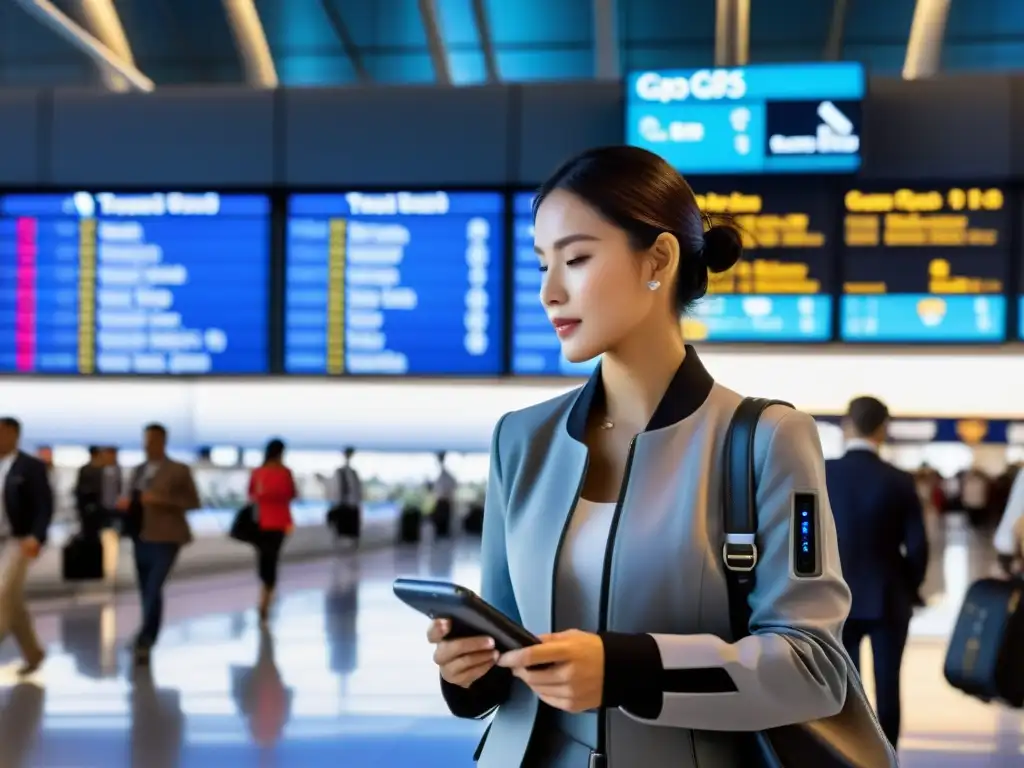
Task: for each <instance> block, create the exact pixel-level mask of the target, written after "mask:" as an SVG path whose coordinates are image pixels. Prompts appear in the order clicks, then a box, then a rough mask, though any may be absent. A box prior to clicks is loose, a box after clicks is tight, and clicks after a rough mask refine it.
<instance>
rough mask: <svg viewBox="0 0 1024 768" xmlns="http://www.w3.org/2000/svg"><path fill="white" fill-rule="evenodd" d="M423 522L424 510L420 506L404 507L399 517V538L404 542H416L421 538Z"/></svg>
mask: <svg viewBox="0 0 1024 768" xmlns="http://www.w3.org/2000/svg"><path fill="white" fill-rule="evenodd" d="M422 524H423V512H421V511H420V508H419V507H414V506H411V505H410V506H407V507H403V508H402V514H401V516H400V517H399V518H398V540H399V541H401V542H402V543H403V544H416V543H417V542H419V540H420V533H421V528H422Z"/></svg>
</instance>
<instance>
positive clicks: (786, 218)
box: [683, 179, 837, 342]
mask: <svg viewBox="0 0 1024 768" xmlns="http://www.w3.org/2000/svg"><path fill="white" fill-rule="evenodd" d="M693 186H694V192H695V193H696V195H697V204H698V205H699V206H700V209H701V210H702V211H704V212H705V213H706V214H708V215H709V216H711V218H712V221H716V220H718V219H719V217H723V216H724V217H728V219H727V220H729V221H731V222H732V223H734V224H735V225H736V226H737V227H738V228H739V229H740V232H741V234H742V236H743V250H744V255H743V259H742V260H741V261H740V262H739V263H737V264H736V266H735V267H733V268H732V269H730V270H729V271H728V272H723V273H721V274H717V275H711V276H710V278H709V280H708V293H707V296H706V297H705V298H704V299H702V300H701V301H699V302H698V303H697V304H696V305H694V307H692V308H691V310H690V312H689V313H688V314H687V316H686V317H684V318H683V335H684V336H685V337H686V338H687V339H688V340H692V341H705V340H706V341H710V342H714V341H735V342H759V341H777V342H800V341H806V342H825V341H830V340H831V338H832V292H833V290H834V277H833V264H834V262H835V259H834V257H833V247H832V246H833V243H832V242H831V240H832V237H833V232H834V231H835V227H836V218H837V216H836V211H835V198H834V197H833V196H830V195H828V194H822V191H821V190H820V189H816V188H815V187H814V186H812V185H808V184H806V183H801V184H790V183H788V181H786V180H783V179H779V180H778V181H777V182H774V183H773V182H761V181H758V182H754V181H753V180H747V181H745V182H739V183H737V182H708V181H706V180H704V179H697V180H695V181H694V182H693Z"/></svg>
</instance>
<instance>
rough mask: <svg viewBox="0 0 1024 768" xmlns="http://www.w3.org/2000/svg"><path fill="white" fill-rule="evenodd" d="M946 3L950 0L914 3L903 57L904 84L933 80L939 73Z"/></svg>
mask: <svg viewBox="0 0 1024 768" xmlns="http://www.w3.org/2000/svg"><path fill="white" fill-rule="evenodd" d="M949 3H950V0H917V5H915V6H914V20H913V21H912V22H911V24H910V36H909V37H908V38H907V57H906V59H904V61H903V79H904V80H917V79H918V78H922V77H934V76H935V75H937V74H938V73H939V69H940V67H941V65H942V44H943V42H944V41H945V38H946V21H947V19H948V18H949Z"/></svg>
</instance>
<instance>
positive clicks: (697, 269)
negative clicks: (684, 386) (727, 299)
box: [533, 146, 743, 313]
mask: <svg viewBox="0 0 1024 768" xmlns="http://www.w3.org/2000/svg"><path fill="white" fill-rule="evenodd" d="M556 189H564V190H565V191H567V192H571V193H572V194H574V195H576V196H577V197H579V198H580V199H582V200H584V201H585V202H586V203H587V204H588V205H590V206H591V207H592V208H594V210H596V211H597V212H598V213H600V214H601V215H602V216H603V217H604V218H605V219H607V220H608V221H610V222H611V223H613V224H615V225H616V226H617V227H619V228H621V229H623V230H624V231H625V232H626V234H627V235H628V236H629V240H630V244H631V245H632V246H633V248H635V249H636V250H638V251H641V250H647V249H648V248H650V247H651V246H652V245H654V241H655V240H657V239H658V236H659V235H661V234H663V233H665V232H670V233H671V234H673V235H675V236H676V239H677V240H678V241H679V249H680V253H679V272H678V277H677V280H676V285H675V292H676V306H677V307H678V309H679V311H680V312H681V313H682V312H686V311H687V310H688V309H689V308H690V306H691V305H692V304H693V303H694V302H695V301H697V300H698V299H701V298H703V296H704V294H705V293H707V290H708V272H709V271H711V272H725V271H726V270H727V269H729V268H730V267H732V266H733V265H734V264H735V263H736V262H737V261H738V260H739V258H740V256H741V254H742V251H743V247H742V241H741V239H740V233H739V231H738V230H737V229H736V228H735V227H733V226H732V225H730V224H726V223H716V224H715V225H714V226H712V222H711V221H710V219H708V217H706V216H705V215H704V214H703V213H701V210H700V208H699V207H698V206H697V198H696V197H695V196H694V194H693V190H692V189H690V185H689V184H688V183H687V182H686V179H684V178H683V177H682V175H681V174H680V173H679V171H677V170H676V169H675V168H673V167H672V166H671V165H669V164H668V163H667V162H666V161H665V160H664V159H663V158H662V157H661V156H659V155H656V154H654V153H653V152H648V151H647V150H646V149H640V148H639V147H628V146H614V147H598V148H597V149H588V150H587V151H586V152H583V153H582V154H579V155H577V156H576V157H574V158H572V159H571V160H569V161H567V162H566V163H564V164H563V165H562V166H561V167H560V168H559V169H558V170H557V171H555V172H554V173H553V174H552V175H551V177H550V178H549V179H548V180H547V181H545V182H544V184H543V185H541V187H540V189H539V190H538V191H537V196H536V197H535V198H534V201H533V213H534V215H536V213H537V209H538V208H539V207H540V204H541V203H542V202H544V198H546V197H547V196H548V195H549V194H551V193H552V192H553V191H555V190H556Z"/></svg>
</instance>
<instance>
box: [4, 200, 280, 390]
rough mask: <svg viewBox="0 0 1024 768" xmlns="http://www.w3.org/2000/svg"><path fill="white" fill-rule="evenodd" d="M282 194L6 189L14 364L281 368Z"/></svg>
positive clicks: (185, 370)
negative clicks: (276, 319) (277, 318)
mask: <svg viewBox="0 0 1024 768" xmlns="http://www.w3.org/2000/svg"><path fill="white" fill-rule="evenodd" d="M270 247H271V237H270V201H269V198H267V197H266V196H262V195H221V194H217V193H216V192H205V193H183V192H168V193H159V192H154V193H146V194H139V193H131V194H120V193H117V194H115V193H111V192H98V193H95V194H94V193H91V192H76V193H74V194H25V195H8V196H5V197H0V267H2V269H0V372H8V373H11V372H17V373H82V374H88V373H101V374H125V375H129V374H183V375H190V374H245V373H265V372H266V371H267V370H268V349H267V321H268V298H269V279H270V278H269V270H270Z"/></svg>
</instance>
